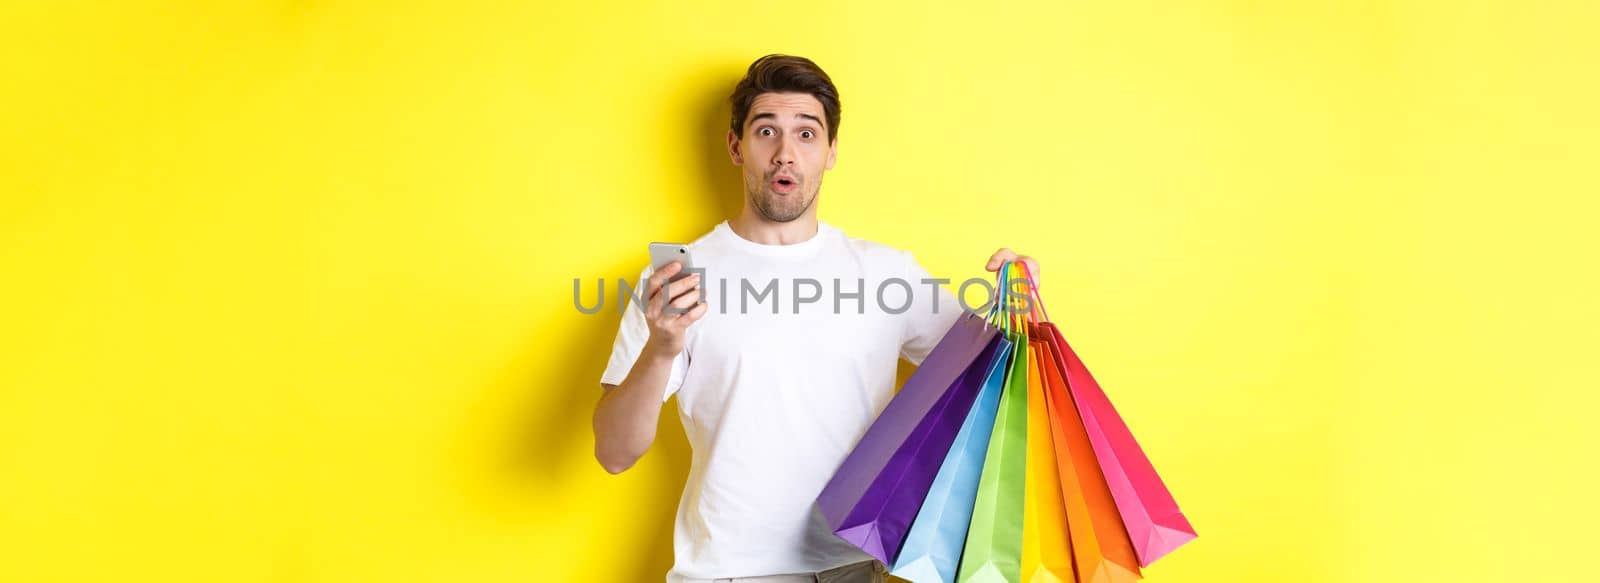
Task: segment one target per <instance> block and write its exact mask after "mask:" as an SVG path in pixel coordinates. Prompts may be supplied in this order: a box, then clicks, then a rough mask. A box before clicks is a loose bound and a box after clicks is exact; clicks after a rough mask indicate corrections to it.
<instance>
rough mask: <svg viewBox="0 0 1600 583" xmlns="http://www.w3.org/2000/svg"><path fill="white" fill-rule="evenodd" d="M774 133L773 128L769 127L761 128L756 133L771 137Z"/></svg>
mask: <svg viewBox="0 0 1600 583" xmlns="http://www.w3.org/2000/svg"><path fill="white" fill-rule="evenodd" d="M772 134H773V131H772V128H769V127H765V128H761V129H759V130H756V135H758V136H768V137H771V136H772Z"/></svg>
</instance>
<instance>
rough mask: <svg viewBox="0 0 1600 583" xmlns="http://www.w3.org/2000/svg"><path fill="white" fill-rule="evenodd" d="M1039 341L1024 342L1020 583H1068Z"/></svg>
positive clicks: (1068, 553)
mask: <svg viewBox="0 0 1600 583" xmlns="http://www.w3.org/2000/svg"><path fill="white" fill-rule="evenodd" d="M1044 347H1045V344H1044V339H1042V338H1041V339H1037V340H1035V339H1030V340H1029V342H1028V465H1027V469H1026V474H1027V478H1026V482H1027V486H1026V489H1025V490H1024V492H1025V494H1024V495H1025V498H1024V500H1023V503H1022V505H1023V506H1022V507H1023V519H1022V581H1023V582H1024V583H1071V582H1073V581H1076V580H1077V579H1076V578H1075V577H1074V576H1073V570H1072V545H1071V542H1070V540H1069V539H1068V534H1067V509H1066V505H1065V502H1064V500H1063V499H1062V496H1061V492H1062V491H1061V475H1060V473H1059V472H1058V470H1057V468H1056V447H1055V445H1054V444H1053V443H1052V442H1053V438H1052V437H1051V435H1050V433H1051V430H1050V411H1049V409H1048V407H1047V406H1046V401H1045V400H1046V398H1047V396H1046V394H1045V381H1044V377H1043V376H1042V374H1041V372H1042V371H1041V369H1042V368H1043V367H1045V366H1047V363H1048V362H1049V360H1048V356H1047V355H1046V354H1045V353H1043V352H1041V351H1042V350H1043V349H1044Z"/></svg>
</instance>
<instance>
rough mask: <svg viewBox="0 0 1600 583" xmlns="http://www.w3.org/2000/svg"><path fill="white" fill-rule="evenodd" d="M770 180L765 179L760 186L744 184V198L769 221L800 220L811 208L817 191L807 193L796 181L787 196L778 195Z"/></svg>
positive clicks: (799, 182) (803, 185) (803, 184)
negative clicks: (792, 190)
mask: <svg viewBox="0 0 1600 583" xmlns="http://www.w3.org/2000/svg"><path fill="white" fill-rule="evenodd" d="M771 184H772V178H771V177H767V180H766V181H765V182H762V183H761V184H756V185H752V184H748V183H746V184H745V196H747V197H748V198H749V199H750V202H751V203H752V204H753V205H754V206H755V208H756V212H758V213H761V216H763V217H765V218H766V219H767V220H769V221H773V222H776V223H787V222H790V221H793V220H795V219H798V218H800V217H801V216H803V215H805V214H806V210H807V209H810V208H811V203H813V202H816V200H817V191H816V190H812V191H810V192H807V191H806V189H805V186H806V184H805V183H804V182H801V181H799V180H798V179H797V181H796V182H795V191H794V192H792V193H789V194H778V193H776V192H773V191H772V186H771Z"/></svg>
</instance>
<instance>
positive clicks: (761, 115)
mask: <svg viewBox="0 0 1600 583" xmlns="http://www.w3.org/2000/svg"><path fill="white" fill-rule="evenodd" d="M794 115H795V117H799V118H805V119H809V120H811V121H812V122H813V123H815V124H817V125H818V126H823V127H826V126H827V124H826V123H823V121H822V119H821V118H819V117H817V116H814V115H811V114H809V113H797V114H794ZM763 119H770V120H777V119H778V114H776V113H772V112H770V111H764V112H761V113H758V114H755V115H754V116H751V117H750V124H751V125H754V124H755V123H756V122H757V121H760V120H763Z"/></svg>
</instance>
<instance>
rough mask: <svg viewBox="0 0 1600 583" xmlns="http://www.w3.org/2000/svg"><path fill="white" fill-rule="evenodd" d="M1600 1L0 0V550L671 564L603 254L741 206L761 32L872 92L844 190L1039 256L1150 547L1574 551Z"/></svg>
mask: <svg viewBox="0 0 1600 583" xmlns="http://www.w3.org/2000/svg"><path fill="white" fill-rule="evenodd" d="M1466 4H1472V6H1467V5H1466ZM1597 22H1600V11H1597V9H1596V8H1595V4H1594V3H1590V2H1577V1H1575V2H1540V3H1513V2H1498V3H1462V2H1447V1H1439V2H1332V1H1329V2H1300V3H1290V2H1285V3H1276V2H1213V3H1169V2H1073V3H1056V2H1040V3H1035V4H1031V5H1019V6H1007V5H1005V3H999V2H975V3H970V2H969V3H959V4H947V5H944V6H940V7H927V6H923V5H921V4H918V3H872V2H807V3H794V4H788V5H781V6H771V5H767V4H763V3H719V4H707V5H697V6H688V5H680V4H677V3H666V2H662V3H657V4H653V5H652V4H617V5H604V4H600V3H576V2H574V3H569V4H567V5H555V4H553V3H545V2H527V3H499V2H496V3H474V4H468V3H462V2H434V3H429V4H419V3H410V2H400V3H396V2H357V1H351V2H313V1H309V0H301V1H283V2H264V1H263V2H121V3H114V2H103V3H95V2H24V1H8V2H7V3H6V4H5V7H4V8H3V10H0V47H3V54H4V55H5V56H4V58H3V59H0V138H3V139H0V193H3V204H0V283H3V286H4V288H3V291H0V294H3V296H0V300H3V301H0V533H3V534H0V537H4V540H3V541H0V581H18V582H24V581H27V582H32V581H236V582H250V581H317V582H345V581H539V580H548V581H577V580H594V581H643V580H659V577H660V575H661V574H662V573H663V572H664V571H665V570H666V569H667V567H668V566H669V565H670V562H671V545H670V536H671V516H672V513H673V510H674V507H675V504H676V501H677V495H678V492H679V488H680V485H681V482H682V480H683V478H684V475H685V473H686V471H687V463H688V457H687V453H688V452H687V445H686V444H685V442H684V438H683V435H682V431H681V429H679V428H678V426H677V423H676V417H675V415H674V414H673V413H672V410H670V409H668V410H667V412H666V413H665V414H664V416H663V421H664V424H663V430H662V433H661V435H660V437H659V439H658V441H657V443H656V446H655V447H654V448H653V449H652V451H651V452H650V453H649V454H648V455H647V456H646V457H645V458H644V459H643V460H642V461H641V463H640V464H639V466H637V467H636V468H634V469H633V470H631V471H629V472H627V473H624V474H622V475H620V476H610V475H607V474H606V473H605V472H604V471H602V470H601V469H600V467H599V465H598V464H596V463H595V462H594V461H593V458H592V457H591V447H592V436H591V434H590V425H589V414H590V411H591V408H592V406H593V403H594V401H595V400H596V398H597V397H598V396H599V391H600V389H599V388H598V386H597V382H598V377H599V375H600V371H601V368H602V367H603V363H604V361H605V359H606V357H607V354H608V352H609V349H610V342H611V339H612V337H613V334H614V333H615V327H616V324H617V320H618V316H617V313H616V312H615V311H614V310H612V309H608V310H606V311H605V312H603V314H602V315H595V316H584V315H580V314H579V313H578V312H577V311H576V310H575V309H574V308H573V306H572V299H571V297H572V296H571V294H572V279H573V278H574V277H583V278H586V280H589V281H591V282H592V280H593V279H594V278H601V277H604V278H607V279H609V280H612V281H614V280H615V278H617V277H629V278H632V277H634V276H635V275H636V274H637V273H638V270H639V268H640V267H642V266H643V264H644V263H645V261H646V254H645V243H646V242H647V241H651V240H689V239H692V238H694V237H696V236H698V235H699V234H701V233H703V232H705V230H707V229H708V228H709V227H710V225H711V224H712V223H714V222H715V221H717V220H720V219H721V218H722V217H724V216H726V215H727V214H728V213H730V212H732V211H733V210H734V209H736V208H737V205H738V198H737V196H738V194H737V193H738V181H737V178H736V174H735V173H734V172H733V170H732V167H731V166H730V165H729V164H728V162H727V158H726V156H725V155H724V154H723V152H722V148H723V146H722V140H723V135H722V132H723V128H725V127H726V119H727V117H726V116H727V115H728V114H727V109H726V105H725V103H724V102H723V99H724V98H725V96H726V94H727V92H728V90H729V89H730V88H731V86H732V84H733V83H734V82H735V81H736V80H737V79H738V77H739V76H740V74H741V73H742V72H743V69H744V67H745V66H746V65H747V64H748V63H749V62H750V61H751V60H753V59H754V58H756V57H758V56H760V55H762V54H765V53H768V52H788V53H795V54H801V55H806V56H809V57H811V58H813V59H815V60H816V61H817V62H818V63H820V64H821V65H822V66H823V67H825V68H826V69H827V70H828V71H829V72H830V73H831V74H832V76H833V78H834V80H835V81H836V82H837V83H838V85H839V87H840V90H841V92H842V96H843V102H844V114H843V122H842V124H841V126H840V129H841V134H840V140H841V141H840V150H839V158H838V166H837V167H836V168H835V169H834V170H833V171H832V172H831V173H829V174H828V175H827V179H826V183H825V185H824V187H823V193H822V197H821V199H820V204H821V207H820V208H821V217H822V219H823V220H825V221H828V222H830V223H833V224H835V225H838V226H840V227H841V228H843V229H845V231H846V232H848V233H851V234H853V235H855V236H860V237H866V238H869V239H872V240H875V241H879V242H882V243H886V244H889V245H893V246H896V247H900V248H904V249H909V250H911V251H913V252H915V253H916V254H917V256H918V258H919V259H920V260H921V261H922V262H923V263H924V265H926V266H927V267H928V268H929V269H930V270H931V271H933V272H934V273H936V274H938V275H941V276H948V277H952V278H956V279H958V280H959V279H961V278H965V277H970V276H975V275H980V274H981V269H982V263H983V261H984V259H986V258H987V257H988V255H989V253H990V252H992V251H994V249H995V248H997V247H1000V246H1011V247H1014V248H1016V249H1018V250H1020V251H1022V252H1025V253H1029V254H1032V255H1035V256H1037V257H1039V258H1040V260H1041V261H1042V263H1043V265H1044V269H1043V285H1044V294H1045V299H1046V301H1047V305H1048V307H1049V308H1050V310H1051V314H1052V315H1053V316H1054V317H1055V318H1056V319H1057V320H1058V321H1059V322H1060V323H1061V324H1062V326H1063V327H1064V329H1065V330H1066V332H1067V334H1068V336H1069V338H1071V339H1072V340H1073V341H1074V342H1075V344H1076V345H1077V347H1078V348H1079V349H1080V350H1081V352H1082V353H1083V355H1084V358H1085V359H1086V360H1087V361H1088V362H1089V364H1090V366H1091V367H1092V368H1093V369H1094V371H1095V372H1096V373H1097V374H1098V376H1099V377H1100V379H1101V381H1102V382H1103V384H1104V385H1105V386H1106V387H1107V390H1108V391H1110V393H1111V396H1112V399H1113V400H1114V401H1115V402H1116V403H1117V404H1118V405H1119V406H1120V407H1121V408H1122V410H1123V412H1124V414H1125V416H1126V417H1127V419H1128V421H1129V423H1130V424H1131V425H1132V426H1133V429H1134V431H1135V433H1136V434H1137V435H1138V436H1140V438H1141V439H1142V441H1143V444H1144V446H1145V447H1146V450H1147V451H1148V453H1149V454H1150V456H1151V457H1152V458H1153V459H1154V460H1155V463H1156V466H1157V468H1158V469H1159V470H1160V471H1161V472H1162V473H1163V475H1164V476H1165V477H1166V479H1167V483H1168V485H1169V486H1170V487H1171V488H1172V490H1173V491H1174V492H1175V493H1176V495H1177V498H1178V501H1179V503H1180V504H1181V505H1182V506H1183V507H1184V509H1185V510H1186V511H1187V513H1188V515H1189V517H1190V518H1191V520H1192V521H1193V522H1194V524H1195V526H1196V528H1197V529H1198V530H1199V532H1200V535H1201V536H1200V538H1199V539H1198V540H1197V541H1195V542H1194V543H1191V544H1190V545H1189V546H1187V547H1184V548H1182V549H1180V550H1179V551H1177V552H1176V553H1174V554H1173V555H1171V556H1170V557H1168V558H1166V559H1164V560H1162V561H1161V562H1159V563H1157V564H1156V565H1155V566H1153V567H1152V568H1150V569H1148V571H1147V575H1148V578H1149V580H1150V581H1158V582H1159V581H1185V582H1187V581H1302V582H1318V581H1467V580H1472V581H1511V580H1519V581H1531V580H1544V581H1578V580H1589V579H1592V578H1593V577H1594V573H1593V570H1594V569H1593V567H1592V566H1591V565H1590V564H1588V563H1587V562H1586V558H1585V557H1587V556H1589V555H1591V554H1592V548H1593V544H1594V543H1593V540H1594V528H1593V525H1595V524H1596V523H1597V519H1600V516H1596V511H1595V502H1594V497H1593V496H1594V494H1593V488H1592V484H1593V482H1592V479H1591V478H1589V477H1588V473H1589V471H1590V467H1589V466H1592V465H1593V464H1594V448H1595V446H1596V445H1597V439H1596V438H1597V430H1596V428H1595V425H1596V423H1595V422H1594V421H1593V420H1592V419H1591V417H1592V416H1593V413H1594V409H1595V405H1596V401H1597V399H1596V397H1595V396H1594V394H1595V392H1596V389H1597V385H1600V383H1597V380H1600V379H1597V378H1596V377H1597V375H1596V374H1595V367H1594V364H1593V363H1594V362H1595V356H1594V354H1593V353H1594V351H1595V349H1596V347H1597V346H1600V343H1597V342H1596V341H1597V333H1596V329H1597V326H1600V309H1597V302H1596V299H1595V297H1596V294H1597V292H1600V289H1597V288H1600V286H1597V285H1596V275H1595V269H1594V265H1593V263H1594V261H1595V255H1596V251H1597V247H1600V245H1596V236H1595V234H1594V232H1595V225H1594V223H1595V220H1596V212H1595V211H1596V210H1597V206H1600V205H1597V204H1596V202H1595V200H1594V199H1595V195H1596V193H1597V192H1600V188H1597V186H1600V184H1597V179H1596V177H1595V173H1596V169H1597V164H1596V162H1597V154H1600V151H1597V146H1596V143H1597V142H1596V138H1595V136H1596V135H1597V131H1600V115H1597V108H1596V103H1600V90H1597V86H1600V85H1597V83H1596V81H1595V71H1596V70H1597V69H1600V66H1597V62H1600V59H1597V57H1600V41H1596V40H1595V37H1594V36H1593V29H1594V25H1595V24H1596V23H1597ZM590 285H591V286H592V283H591V284H590ZM589 289H592V287H590V288H589ZM610 307H613V306H608V308H610ZM675 403H676V402H675V401H674V402H673V403H672V404H671V405H670V406H673V407H675V406H676V404H675Z"/></svg>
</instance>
